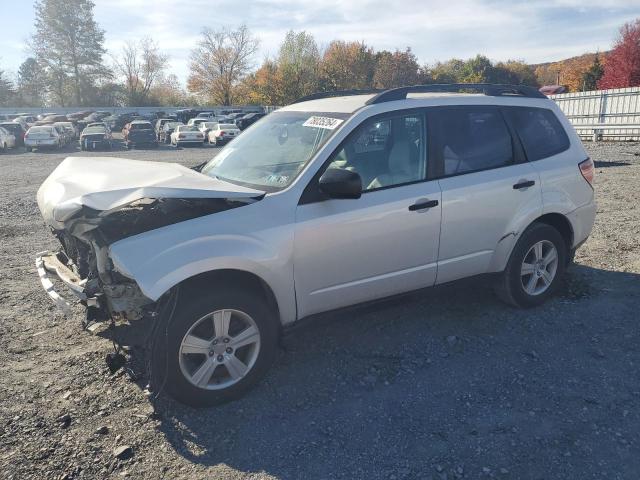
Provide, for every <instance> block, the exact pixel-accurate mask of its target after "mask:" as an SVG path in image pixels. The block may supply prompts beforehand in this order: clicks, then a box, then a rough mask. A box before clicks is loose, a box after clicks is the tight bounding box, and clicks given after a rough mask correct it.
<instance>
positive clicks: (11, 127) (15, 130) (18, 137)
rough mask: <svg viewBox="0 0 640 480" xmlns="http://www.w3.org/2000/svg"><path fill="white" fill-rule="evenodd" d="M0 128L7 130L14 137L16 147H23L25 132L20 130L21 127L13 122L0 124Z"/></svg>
mask: <svg viewBox="0 0 640 480" xmlns="http://www.w3.org/2000/svg"><path fill="white" fill-rule="evenodd" d="M0 127H2V128H4V129H5V130H7V131H8V132H9V133H11V134H12V135H13V136H14V137H15V145H16V147H24V134H25V133H26V130H25V129H24V128H22V125H20V124H19V123H15V122H0Z"/></svg>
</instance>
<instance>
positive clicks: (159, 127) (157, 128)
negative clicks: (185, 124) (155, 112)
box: [155, 118, 174, 141]
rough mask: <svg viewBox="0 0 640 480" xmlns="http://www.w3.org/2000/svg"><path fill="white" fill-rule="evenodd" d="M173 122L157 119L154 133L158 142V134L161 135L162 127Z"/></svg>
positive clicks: (166, 119) (169, 119) (168, 119)
mask: <svg viewBox="0 0 640 480" xmlns="http://www.w3.org/2000/svg"><path fill="white" fill-rule="evenodd" d="M173 121H174V120H172V119H171V118H159V119H158V120H156V124H155V132H156V137H157V138H158V141H160V134H161V133H162V127H164V125H165V124H167V123H169V122H173Z"/></svg>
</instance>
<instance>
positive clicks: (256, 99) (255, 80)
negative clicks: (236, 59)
mask: <svg viewBox="0 0 640 480" xmlns="http://www.w3.org/2000/svg"><path fill="white" fill-rule="evenodd" d="M243 83H244V86H245V92H246V93H245V96H246V99H247V103H250V104H260V105H280V104H282V103H284V101H283V97H282V75H281V72H280V71H279V70H278V64H277V63H276V62H275V61H274V60H271V59H268V58H267V59H266V60H265V61H264V63H263V64H262V66H261V67H260V68H259V69H258V70H256V71H255V72H254V73H252V74H251V75H250V76H248V77H247V79H246V81H245V82H243Z"/></svg>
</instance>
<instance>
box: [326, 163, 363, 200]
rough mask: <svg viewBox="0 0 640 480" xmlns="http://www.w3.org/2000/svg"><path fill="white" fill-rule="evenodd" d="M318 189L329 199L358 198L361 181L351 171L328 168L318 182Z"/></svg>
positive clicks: (360, 191)
mask: <svg viewBox="0 0 640 480" xmlns="http://www.w3.org/2000/svg"><path fill="white" fill-rule="evenodd" d="M318 188H319V189H320V191H321V192H322V193H324V194H325V195H327V196H328V197H330V198H351V199H355V198H360V195H362V179H361V178H360V175H359V174H358V173H356V172H353V171H351V170H343V169H341V168H329V169H327V171H326V172H324V173H323V174H322V176H321V177H320V179H319V180H318Z"/></svg>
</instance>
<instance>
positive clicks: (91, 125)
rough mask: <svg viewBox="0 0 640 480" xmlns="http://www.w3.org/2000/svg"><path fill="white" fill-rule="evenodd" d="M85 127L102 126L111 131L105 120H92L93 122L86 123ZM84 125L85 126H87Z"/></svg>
mask: <svg viewBox="0 0 640 480" xmlns="http://www.w3.org/2000/svg"><path fill="white" fill-rule="evenodd" d="M87 127H103V128H105V129H106V130H108V131H109V132H111V128H109V125H107V123H106V122H93V123H89V124H88V125H87ZM87 127H85V128H87Z"/></svg>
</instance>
